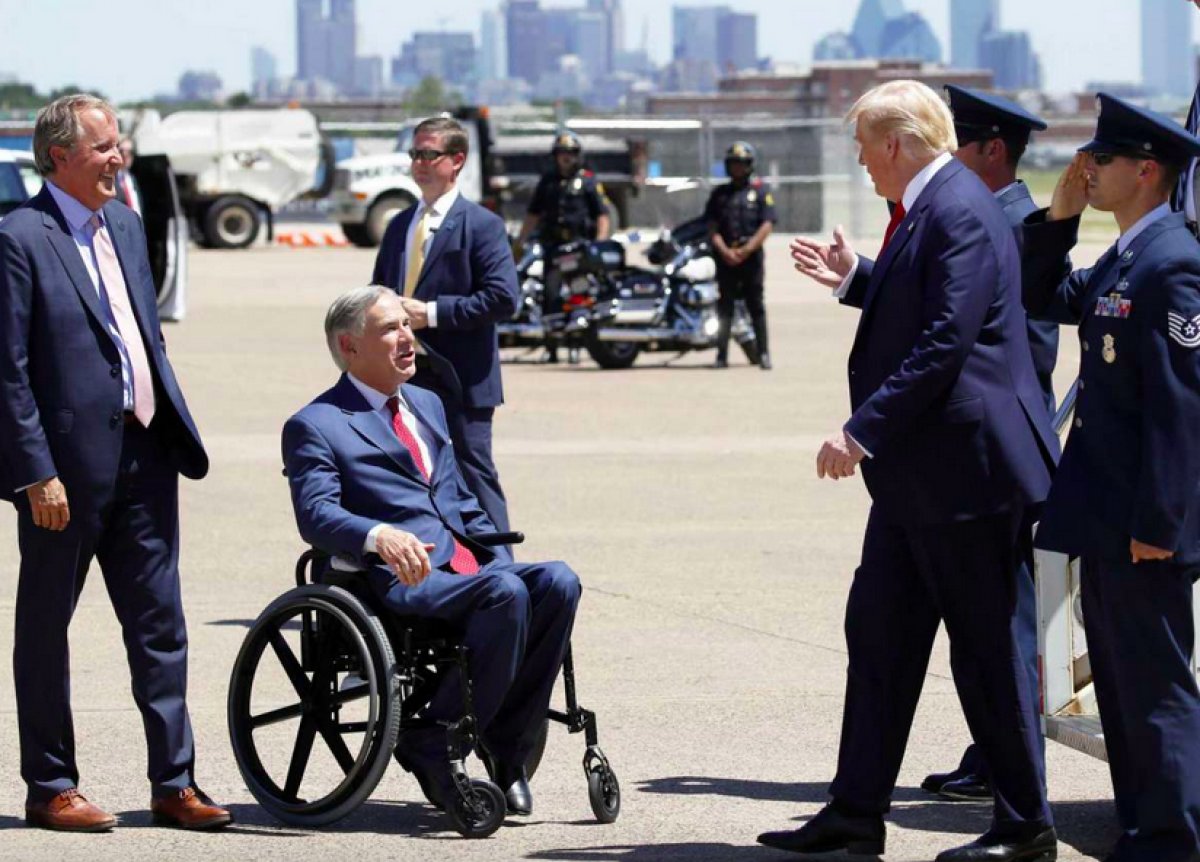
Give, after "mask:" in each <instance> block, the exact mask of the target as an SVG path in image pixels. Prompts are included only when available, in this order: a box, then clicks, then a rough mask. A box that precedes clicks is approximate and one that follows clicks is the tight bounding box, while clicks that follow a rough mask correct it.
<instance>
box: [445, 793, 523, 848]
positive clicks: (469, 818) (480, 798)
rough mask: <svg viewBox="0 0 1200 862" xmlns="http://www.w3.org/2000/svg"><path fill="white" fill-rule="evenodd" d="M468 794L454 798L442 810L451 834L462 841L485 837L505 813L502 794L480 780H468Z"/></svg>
mask: <svg viewBox="0 0 1200 862" xmlns="http://www.w3.org/2000/svg"><path fill="white" fill-rule="evenodd" d="M470 787H471V789H470V791H469V792H468V793H459V794H457V795H456V797H455V799H454V801H453V803H452V804H451V805H449V806H448V807H447V808H446V815H447V816H448V817H449V818H450V823H451V824H452V825H453V826H454V831H455V832H457V833H458V834H459V835H461V836H463V837H464V838H487V837H488V836H489V835H491V834H492V833H493V832H495V831H496V830H497V829H499V828H500V824H502V823H503V822H504V818H505V816H506V815H507V814H508V806H507V805H506V804H505V802H504V793H503V792H502V791H501V790H500V788H499V787H497V786H496V785H495V784H493V783H492V782H490V781H488V780H487V779H484V778H472V779H471V785H470Z"/></svg>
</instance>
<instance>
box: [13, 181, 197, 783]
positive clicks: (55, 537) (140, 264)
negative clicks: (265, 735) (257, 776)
mask: <svg viewBox="0 0 1200 862" xmlns="http://www.w3.org/2000/svg"><path fill="white" fill-rule="evenodd" d="M103 216H104V219H105V221H106V222H107V225H108V232H109V235H110V236H111V238H112V241H113V245H114V247H115V249H116V252H117V256H118V259H119V261H120V264H121V269H122V271H123V273H124V277H125V281H126V286H127V289H128V292H129V295H130V300H131V302H132V306H133V310H134V313H135V316H136V318H137V323H138V326H139V328H140V330H141V335H142V339H143V341H144V343H145V348H146V355H147V359H148V361H149V364H150V369H151V371H152V373H153V377H154V388H155V393H156V401H157V410H156V413H155V416H154V421H153V422H152V423H151V425H150V427H149V428H148V429H143V428H142V427H141V426H140V425H138V424H136V423H133V424H127V422H126V418H125V416H124V415H123V405H124V400H123V387H122V375H121V362H120V355H119V351H118V348H117V344H116V342H115V340H114V338H113V337H112V336H111V335H110V334H109V329H108V324H107V321H108V316H107V315H108V311H107V308H106V300H105V299H102V298H101V296H100V295H99V294H98V292H97V290H96V288H95V287H94V285H93V283H92V281H91V278H90V277H89V275H88V272H87V269H86V268H85V267H84V264H83V262H82V260H81V259H80V255H79V251H78V249H77V247H76V245H75V242H74V240H73V239H72V236H71V233H70V228H69V226H68V225H67V222H66V220H65V218H64V216H63V214H62V212H61V211H60V210H59V208H58V206H57V204H56V203H55V202H54V200H53V198H52V197H51V195H50V193H49V191H48V190H47V189H45V188H44V189H43V190H42V191H41V192H40V193H39V194H38V195H37V196H35V197H34V198H33V199H31V200H30V201H28V202H26V203H25V204H24V205H23V206H22V207H21V208H20V209H18V210H16V211H15V212H13V213H12V214H10V215H9V216H8V217H7V218H6V219H5V220H4V223H3V225H0V387H2V388H0V497H4V498H5V499H9V500H12V501H13V503H14V505H15V506H16V508H17V513H18V530H19V539H20V548H21V574H20V583H19V586H18V590H17V607H16V639H15V643H14V650H13V663H14V675H15V682H16V690H17V709H18V720H19V723H20V731H21V774H22V777H23V778H24V779H25V781H26V783H27V784H28V786H29V798H30V800H31V801H44V800H46V799H48V798H49V797H51V796H54V795H55V794H57V793H59V792H61V791H62V790H65V789H67V788H69V787H73V786H75V785H76V784H77V782H78V777H79V776H78V771H77V769H76V765H75V744H74V731H73V726H72V721H71V711H70V703H69V665H68V656H67V626H68V624H69V622H70V620H71V615H72V613H73V611H74V608H75V603H76V601H77V599H78V596H79V591H80V590H81V589H82V588H83V581H84V576H85V574H86V572H87V569H88V565H89V563H90V562H91V560H92V558H93V557H95V558H96V559H97V560H98V561H99V563H100V568H101V570H102V572H103V574H104V579H105V583H106V585H107V587H108V592H109V596H110V598H111V600H112V603H113V607H114V609H115V610H116V613H117V617H118V619H119V620H120V622H121V627H122V632H123V636H124V640H125V648H126V652H127V654H128V658H129V664H130V671H131V674H132V680H133V694H134V700H135V701H136V702H137V705H138V708H139V709H140V710H141V712H142V717H143V721H144V723H145V727H146V736H147V746H148V749H149V777H150V780H151V783H152V785H153V791H154V792H155V793H156V794H161V793H170V792H172V791H174V790H180V789H183V788H184V787H187V786H188V785H189V784H190V783H191V781H192V775H191V773H192V764H193V758H194V754H193V746H192V732H191V725H190V723H189V719H188V713H187V707H186V704H185V702H184V697H185V690H186V679H187V634H186V630H185V626H184V618H183V608H182V605H181V603H180V595H179V572H178V568H177V560H178V553H179V546H178V507H177V484H178V474H179V473H183V474H184V475H185V476H187V477H189V478H192V479H199V478H201V477H203V476H204V475H205V473H207V471H208V457H207V455H206V454H205V452H204V447H203V446H202V445H201V442H200V436H199V434H198V433H197V431H196V426H195V423H194V422H193V421H192V417H191V415H190V414H189V412H188V408H187V405H186V403H185V402H184V399H183V394H182V392H181V391H180V388H179V384H178V383H177V381H176V380H175V374H174V372H173V371H172V370H171V364H170V363H169V362H168V361H167V356H166V352H165V350H164V346H163V339H162V332H161V329H160V325H159V320H158V313H157V310H156V307H155V287H154V281H153V278H152V277H151V274H150V264H149V260H148V257H147V252H146V242H145V236H144V234H143V232H142V227H141V222H140V220H139V219H138V218H137V216H136V215H134V214H133V213H132V212H131V211H130V210H129V209H128V208H127V207H125V206H124V205H123V204H120V203H117V202H110V203H109V204H107V205H106V206H105V207H104V208H103ZM106 296H107V294H106ZM54 476H58V477H59V479H60V480H61V481H62V483H63V485H64V486H65V488H66V492H67V498H68V502H69V505H70V510H71V521H70V524H69V525H68V527H67V529H66V530H65V531H63V532H51V531H50V530H46V529H43V528H40V527H37V526H35V525H34V523H33V520H32V515H31V511H30V507H29V503H28V499H27V497H26V495H25V493H24V492H23V491H19V490H17V489H21V488H24V487H26V486H29V485H31V484H34V483H37V482H40V481H43V480H45V479H49V478H51V477H54Z"/></svg>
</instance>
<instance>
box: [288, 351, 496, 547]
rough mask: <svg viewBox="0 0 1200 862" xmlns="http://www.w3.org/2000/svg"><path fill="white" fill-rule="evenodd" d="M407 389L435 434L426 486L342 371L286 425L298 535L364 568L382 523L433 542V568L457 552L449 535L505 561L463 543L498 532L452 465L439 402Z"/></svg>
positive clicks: (419, 416) (407, 398) (393, 436)
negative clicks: (370, 538)
mask: <svg viewBox="0 0 1200 862" xmlns="http://www.w3.org/2000/svg"><path fill="white" fill-rule="evenodd" d="M403 394H404V399H405V401H406V402H407V404H408V406H409V408H410V409H411V410H412V412H413V413H414V414H415V415H416V417H417V419H418V421H419V422H420V423H421V425H422V427H424V428H425V429H427V430H428V431H430V432H431V433H432V435H433V437H434V438H435V440H434V443H433V447H432V449H431V451H430V453H429V457H430V459H431V460H432V461H433V465H434V466H433V471H432V472H433V483H432V484H430V483H429V482H428V481H426V479H425V477H424V476H423V475H422V473H421V472H420V470H418V469H417V465H416V464H415V463H414V462H413V459H412V457H411V456H410V455H409V454H408V450H407V449H405V448H404V445H403V444H402V443H401V442H400V441H399V439H397V437H396V434H395V432H394V431H393V430H392V427H391V425H390V424H389V423H388V422H387V420H386V419H385V418H384V417H383V415H382V414H381V413H378V412H376V411H375V410H372V409H371V407H370V405H369V404H368V403H367V401H366V399H365V398H363V397H362V393H360V392H359V391H358V389H356V388H355V386H354V384H353V383H351V382H350V379H349V378H348V377H347V376H346V375H344V374H343V375H342V377H341V378H340V379H339V380H338V382H337V384H336V385H335V386H334V387H333V388H332V389H330V390H329V391H328V392H325V393H323V394H322V395H320V396H318V397H317V398H316V399H315V400H314V401H313V402H312V403H311V404H309V405H308V406H307V407H305V408H304V409H302V410H301V411H299V412H298V413H296V415H294V416H292V418H290V419H289V420H288V421H287V423H286V424H285V425H284V427H283V461H284V464H285V465H286V467H287V475H288V484H289V485H290V486H291V491H292V506H293V508H294V509H295V513H296V525H297V526H298V527H299V529H300V535H301V536H302V537H303V538H304V540H305V541H306V542H308V543H309V544H311V545H314V546H316V547H318V548H321V549H322V550H324V551H327V552H329V553H331V554H336V555H337V556H340V557H346V558H348V559H350V560H354V561H355V562H357V563H358V564H359V565H362V566H364V567H366V563H365V562H364V561H363V546H364V543H365V542H366V540H367V533H369V532H370V531H371V529H372V528H373V527H374V526H375V525H376V524H381V523H383V524H391V525H393V526H395V527H398V528H400V529H402V530H407V531H408V532H410V533H412V534H413V535H415V536H417V537H418V538H420V539H421V540H422V541H424V542H428V543H432V544H435V545H436V546H437V547H436V548H435V549H434V550H433V551H431V552H430V554H429V558H430V562H431V563H432V564H433V566H434V567H435V568H437V567H440V566H445V565H447V564H449V562H450V558H451V557H452V556H453V555H454V542H453V539H452V536H451V534H453V535H456V536H457V537H458V539H459V541H461V542H463V544H465V545H468V546H469V547H470V548H471V550H472V551H473V552H474V553H475V556H476V558H477V559H479V561H480V562H481V563H483V562H486V561H488V560H491V559H492V558H493V557H495V556H500V557H501V558H502V559H504V560H506V561H511V559H512V558H511V556H509V555H508V552H507V550H506V549H504V548H493V549H488V548H484V547H482V546H480V545H477V544H475V543H473V542H471V541H470V540H469V539H467V536H468V535H469V534H475V533H490V532H494V531H495V529H496V528H495V527H494V526H493V525H492V522H491V521H490V520H488V517H487V515H486V514H484V511H483V509H482V508H481V507H480V506H479V502H478V501H477V500H476V499H475V497H473V496H472V495H471V492H470V491H468V490H467V486H466V483H465V482H464V481H463V478H462V474H461V473H460V472H459V470H458V465H457V463H456V462H455V460H454V447H453V446H452V445H451V443H450V435H449V432H448V431H447V429H446V416H445V413H444V412H443V409H442V403H441V400H440V399H439V398H438V397H437V395H435V394H433V393H432V392H429V391H427V390H424V389H421V388H419V387H416V386H405V387H404V389H403Z"/></svg>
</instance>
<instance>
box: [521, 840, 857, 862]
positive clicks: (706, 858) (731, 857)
mask: <svg viewBox="0 0 1200 862" xmlns="http://www.w3.org/2000/svg"><path fill="white" fill-rule="evenodd" d="M772 852H773V851H771V850H768V849H767V848H765V847H760V846H758V845H757V844H755V845H754V846H751V847H737V846H734V845H733V844H716V843H713V842H703V841H699V842H696V843H694V844H644V845H640V846H636V847H631V846H623V845H615V846H612V847H586V848H581V849H563V850H539V851H537V852H535V853H528V854H526V855H525V857H524V858H526V859H548V860H561V862H672V860H680V862H684V860H686V862H739V860H751V859H753V860H757V862H763V860H765V859H769V858H771V854H772ZM775 855H776V856H777V857H778V856H781V855H782V854H780V853H778V852H775ZM822 858H826V857H824V856H823V857H822ZM828 858H831V859H836V858H838V857H836V856H830V857H828ZM853 858H854V859H856V860H863V862H871V859H872V857H870V856H855V857H853ZM874 858H876V859H878V858H879V857H874Z"/></svg>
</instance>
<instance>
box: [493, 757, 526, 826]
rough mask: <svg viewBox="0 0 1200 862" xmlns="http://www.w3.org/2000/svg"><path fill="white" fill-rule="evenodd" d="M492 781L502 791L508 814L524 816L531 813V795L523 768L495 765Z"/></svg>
mask: <svg viewBox="0 0 1200 862" xmlns="http://www.w3.org/2000/svg"><path fill="white" fill-rule="evenodd" d="M493 776H494V778H493V780H494V781H495V782H496V786H498V787H499V788H500V789H501V790H503V791H504V801H505V802H506V803H507V804H508V813H509V814H519V815H522V816H526V815H529V814H532V813H533V793H532V792H531V791H530V789H529V776H527V775H526V774H525V767H524V766H520V767H517V768H515V769H514V768H512V767H509V766H508V765H506V764H503V763H500V764H497V765H496V769H495V772H494V773H493Z"/></svg>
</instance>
